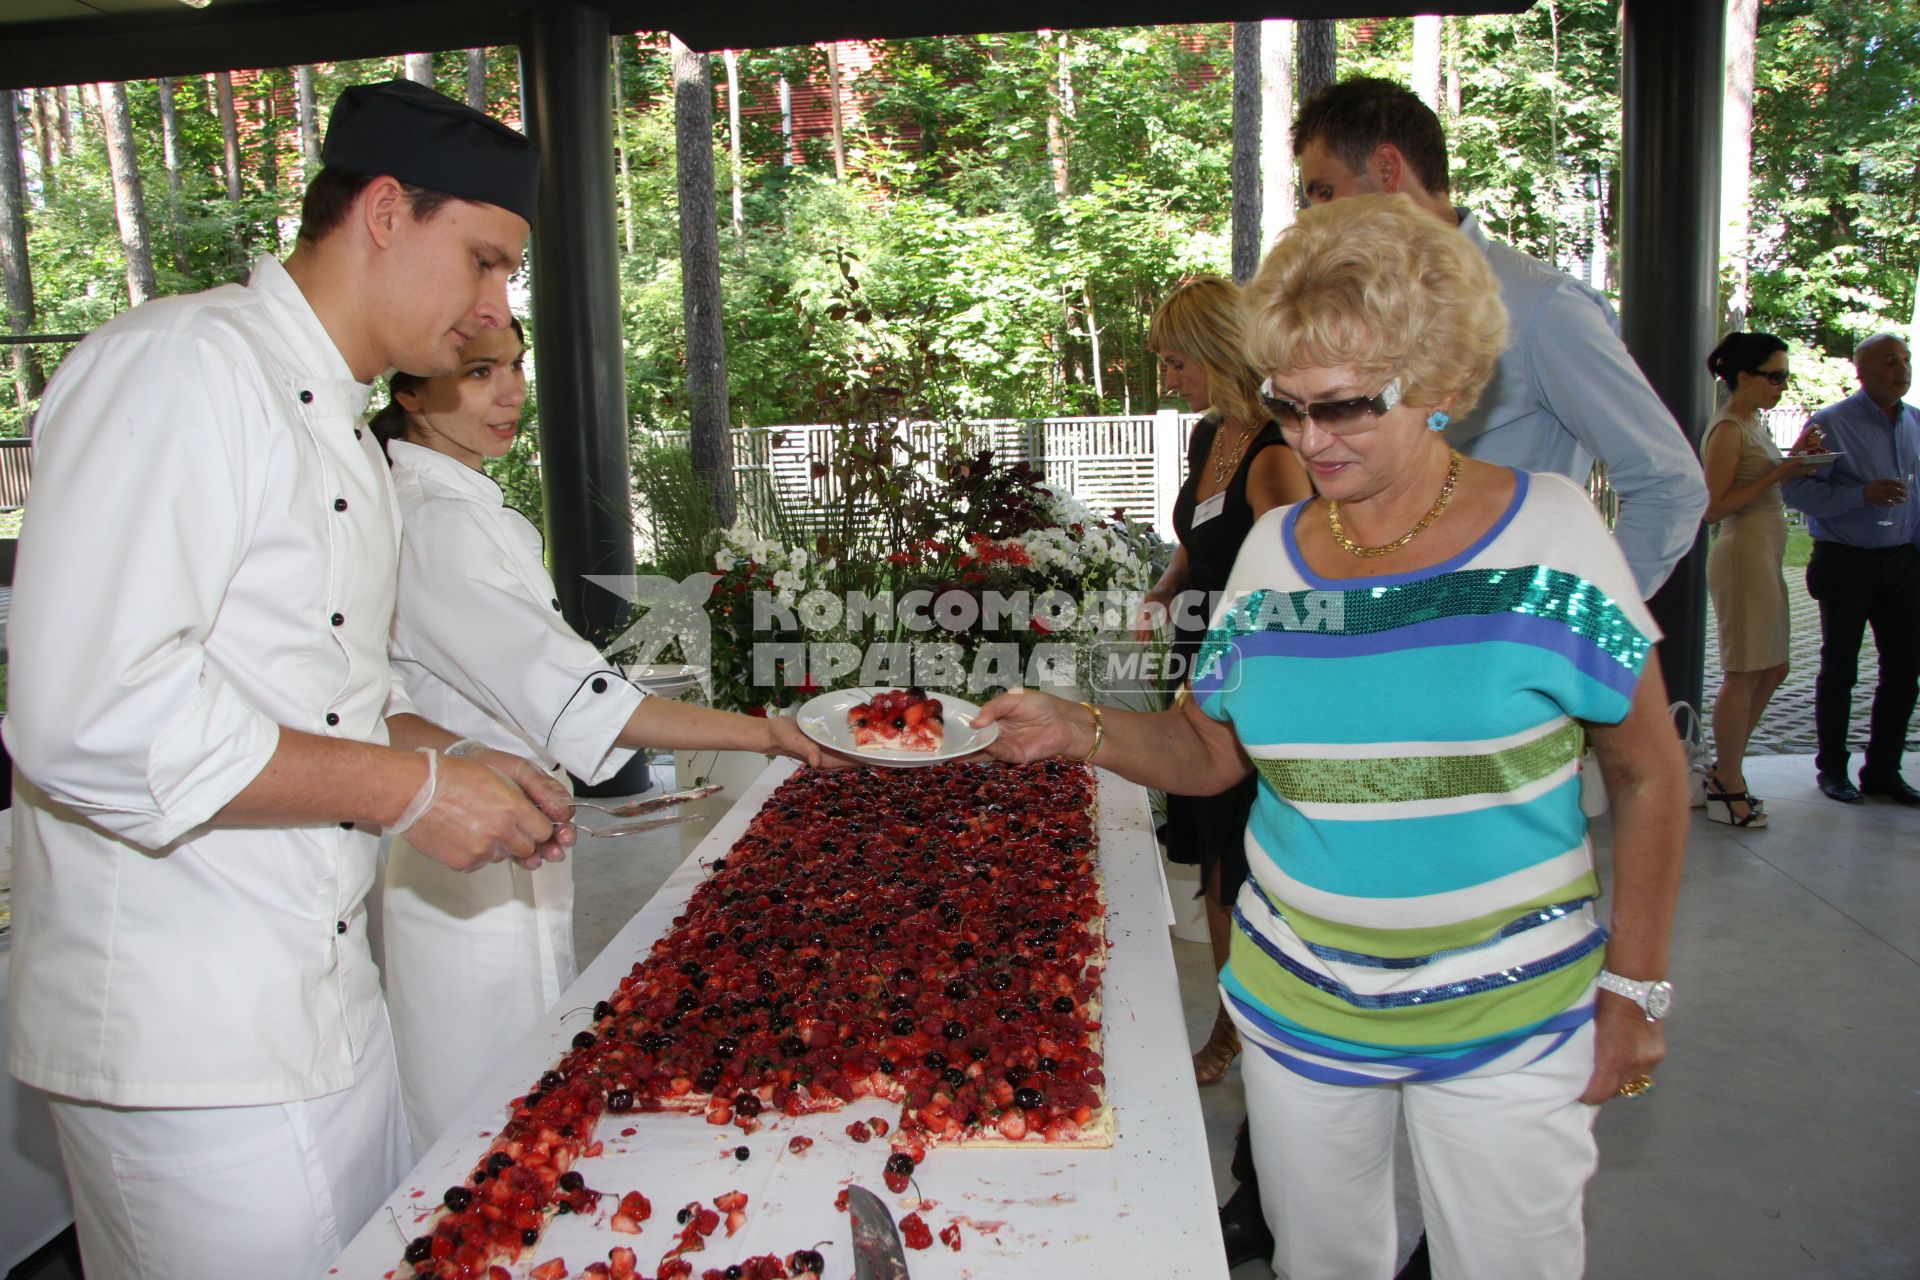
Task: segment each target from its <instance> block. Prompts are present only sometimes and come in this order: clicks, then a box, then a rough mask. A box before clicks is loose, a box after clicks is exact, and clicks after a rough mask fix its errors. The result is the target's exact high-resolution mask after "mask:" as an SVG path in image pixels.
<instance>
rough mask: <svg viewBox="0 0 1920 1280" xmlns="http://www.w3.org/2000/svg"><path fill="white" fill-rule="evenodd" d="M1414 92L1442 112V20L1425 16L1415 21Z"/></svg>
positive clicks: (1428, 15) (1435, 110)
mask: <svg viewBox="0 0 1920 1280" xmlns="http://www.w3.org/2000/svg"><path fill="white" fill-rule="evenodd" d="M1412 88H1413V91H1414V92H1415V93H1417V94H1419V95H1420V101H1422V102H1424V103H1426V104H1427V105H1428V106H1429V107H1432V108H1433V110H1434V113H1435V114H1436V115H1437V114H1439V111H1440V19H1439V18H1437V17H1434V16H1433V15H1431V14H1423V15H1421V16H1419V17H1416V18H1415V19H1414V20H1413V83H1412Z"/></svg>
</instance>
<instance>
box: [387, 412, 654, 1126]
mask: <svg viewBox="0 0 1920 1280" xmlns="http://www.w3.org/2000/svg"><path fill="white" fill-rule="evenodd" d="M388 452H389V453H390V455H391V456H392V458H393V483H394V490H395V493H396V494H397V495H398V498H399V504H400V512H401V518H402V521H403V527H402V532H401V543H400V596H399V603H398V606H397V607H396V609H395V612H394V619H393V664H394V670H395V672H396V673H398V674H399V675H400V676H401V677H402V678H403V679H404V680H405V681H406V685H407V692H408V695H409V697H410V698H411V699H412V700H413V702H414V703H415V705H417V706H418V707H419V708H420V711H421V714H423V715H425V716H427V717H429V718H430V719H432V720H433V721H435V722H436V723H438V724H441V725H444V726H445V727H446V728H448V729H450V730H452V731H453V732H455V733H458V734H460V735H462V736H463V737H472V738H478V739H480V740H481V741H482V742H485V743H486V744H487V745H489V746H492V747H497V748H499V749H501V750H503V751H511V752H513V753H515V754H516V755H523V756H532V757H534V758H536V759H538V760H539V761H541V762H542V763H543V764H545V765H546V766H547V767H548V768H549V769H552V768H556V767H557V766H561V765H564V766H565V767H566V769H567V770H568V771H569V772H571V773H573V774H575V775H577V776H578V777H581V778H584V779H586V780H587V781H589V782H599V781H602V780H604V779H606V778H608V777H611V776H612V775H613V774H614V773H615V772H617V771H618V770H619V769H620V768H621V767H622V766H623V765H625V764H626V762H627V761H628V760H629V759H631V758H632V756H633V752H632V751H631V750H630V749H628V748H624V747H617V746H615V745H614V744H615V740H616V739H617V738H618V736H619V734H620V731H621V730H622V729H624V728H625V727H626V724H627V720H628V718H629V717H630V716H632V714H633V711H634V708H635V707H637V706H639V705H640V699H641V697H642V696H643V695H642V694H641V692H640V690H638V689H637V688H635V687H634V686H633V685H631V684H629V683H628V682H627V681H626V680H625V679H624V678H622V677H621V675H620V673H619V672H618V671H616V670H614V669H613V668H612V667H611V666H610V665H608V663H607V662H606V660H605V659H604V658H602V657H601V656H600V654H599V653H598V652H597V651H596V650H595V649H594V647H593V646H592V645H591V644H588V643H587V642H586V641H585V640H583V639H582V638H581V637H580V636H579V634H578V633H576V632H575V631H574V630H573V629H572V628H571V627H569V626H568V625H567V623H566V620H565V619H563V618H562V617H561V616H560V605H559V601H558V600H557V599H555V598H554V594H553V580H552V579H551V578H549V577H548V576H547V571H546V568H545V566H544V564H543V563H542V557H541V542H540V534H539V532H538V531H537V530H535V529H534V527H533V525H532V524H530V523H529V522H528V521H527V518H526V517H525V516H523V515H521V514H520V513H519V512H518V511H515V510H514V509H513V508H511V507H508V506H505V505H504V504H503V503H502V501H501V496H500V489H499V486H498V485H496V484H494V482H493V481H492V480H489V479H488V478H487V477H486V476H485V475H484V474H482V473H481V472H479V471H476V470H474V469H473V468H472V467H469V466H466V465H465V464H463V463H461V462H459V461H457V460H455V459H453V458H450V457H447V456H446V455H445V454H442V453H437V452H435V451H434V450H432V449H423V448H421V447H419V446H418V445H412V444H408V443H406V442H405V441H400V440H396V441H393V442H392V443H391V444H389V445H388ZM381 909H382V935H383V941H384V946H385V952H386V978H387V999H388V1003H389V1004H390V1006H391V1007H392V1011H393V1031H394V1045H395V1048H396V1049H397V1051H398V1054H399V1059H400V1081H401V1090H402V1093H403V1095H404V1096H405V1099H406V1108H407V1119H408V1123H409V1125H410V1126H411V1128H412V1131H413V1138H414V1145H415V1147H416V1149H419V1150H425V1149H426V1148H427V1147H429V1146H431V1145H432V1144H433V1142H434V1141H435V1140H436V1139H437V1138H438V1137H439V1136H440V1134H441V1133H442V1132H444V1131H445V1129H446V1127H447V1126H448V1125H449V1124H451V1123H452V1121H453V1119H454V1118H455V1117H456V1116H458V1115H459V1113H460V1112H461V1111H462V1110H464V1109H465V1107H466V1105H467V1104H468V1102H469V1101H470V1100H471V1099H472V1098H473V1097H474V1095H475V1094H476V1093H477V1092H478V1091H479V1089H480V1087H481V1086H482V1084H484V1082H485V1081H486V1079H487V1077H488V1076H489V1075H491V1074H492V1070H493V1067H494V1065H495V1061H496V1059H497V1057H498V1055H499V1053H500V1052H501V1050H502V1049H503V1048H504V1047H506V1046H510V1045H513V1044H515V1043H517V1042H518V1041H519V1040H520V1039H521V1038H523V1037H524V1036H526V1035H527V1034H529V1033H530V1032H532V1031H533V1029H534V1027H535V1026H536V1025H537V1024H538V1021H539V1019H540V1017H541V1015H543V1014H544V1013H546V1012H547V1010H548V1009H550V1008H552V1006H553V1002H554V1001H556V1000H558V999H559V998H560V993H561V992H563V991H565V990H566V988H567V987H568V986H570V985H572V983H573V979H574V974H575V967H574V951H573V868H572V863H571V861H566V862H550V863H546V864H544V865H542V866H541V867H539V868H537V869H535V870H531V871H530V870H528V869H527V868H525V867H522V866H520V865H518V864H517V863H513V862H500V863H495V864H493V865H491V866H485V867H480V868H478V869H477V870H475V871H473V872H472V873H470V874H467V875H460V874H458V873H455V872H453V871H450V870H449V869H448V868H446V867H443V866H441V865H440V864H439V863H437V862H434V861H432V860H431V859H429V858H427V857H425V856H424V855H422V854H421V853H419V852H418V851H417V850H415V849H414V848H413V847H412V846H411V845H409V844H408V843H407V841H406V840H405V839H404V838H402V839H396V840H395V841H394V842H393V853H392V859H391V861H390V863H389V865H388V867H387V880H386V889H385V893H384V898H383V901H382V904H381Z"/></svg>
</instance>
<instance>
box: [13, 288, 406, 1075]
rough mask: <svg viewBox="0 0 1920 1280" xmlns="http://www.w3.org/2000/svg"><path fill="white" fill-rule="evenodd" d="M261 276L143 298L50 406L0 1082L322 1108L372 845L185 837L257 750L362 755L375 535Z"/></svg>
mask: <svg viewBox="0 0 1920 1280" xmlns="http://www.w3.org/2000/svg"><path fill="white" fill-rule="evenodd" d="M370 392H371V388H370V387H367V386H365V385H362V384H360V383H357V382H355V381H354V380H353V376H352V373H351V372H350V370H349V369H348V368H347V364H346V361H345V360H344V359H343V358H342V357H341V355H340V353H339V351H338V350H337V349H336V348H335V346H334V344H333V342H332V340H331V339H330V338H329V337H328V335H327V332H326V330H325V328H323V327H322V326H321V324H320V320H319V318H318V317H317V316H315V315H314V313H313V309H312V308H311V307H310V306H308V304H307V301H306V299H305V297H304V296H303V295H302V294H301V293H300V290H299V288H298V286H296V285H295V284H294V282H293V280H292V278H291V277H290V276H288V275H287V273H286V270H285V269H284V268H283V267H281V265H280V264H279V263H277V262H275V261H273V260H272V259H271V258H265V259H262V260H261V261H260V263H259V264H258V265H257V266H256V267H255V268H254V272H253V276H252V279H251V280H250V281H249V283H248V284H246V285H245V286H240V285H230V286H227V287H224V288H220V289H214V290H212V291H210V292H207V293H202V294H197V295H194V296H191V297H181V298H170V299H165V300H162V301H159V302H151V303H148V304H146V305H144V306H141V307H138V308H135V309H134V310H132V311H129V312H126V313H125V314H123V315H121V316H119V317H117V318H116V319H114V320H113V321H111V322H110V323H108V324H106V325H104V326H102V327H101V328H100V329H99V330H98V331H97V332H96V333H94V334H93V335H92V336H91V337H89V338H88V339H87V340H86V341H85V342H83V343H81V344H80V346H79V347H78V348H77V349H75V351H74V352H73V354H71V355H70V356H68V357H67V359H66V361H65V363H64V364H63V365H62V366H61V369H60V372H59V374H58V376H57V377H55V378H54V380H53V382H52V384H51V385H50V386H49V387H48V389H47V394H46V398H45V400H44V401H43V403H42V407H41V410H40V419H39V427H38V431H37V443H36V446H35V459H34V471H35V474H34V482H33V504H32V507H31V509H30V510H29V512H28V514H27V517H26V524H25V528H24V531H23V533H22V536H21V542H20V557H19V563H18V572H17V574H16V577H15V581H14V596H13V610H12V620H11V630H10V648H11V657H12V679H11V682H10V684H11V687H10V689H9V695H10V699H11V703H12V706H11V710H10V714H9V715H8V716H7V718H6V739H7V745H8V748H9V749H10V750H11V751H12V753H13V758H14V762H15V764H16V765H17V766H18V770H19V774H20V776H21V778H22V784H21V785H20V786H18V787H16V789H15V793H14V807H13V814H14V837H13V841H14V843H13V888H14V899H13V920H14V928H13V943H12V945H13V962H12V974H11V985H10V987H9V991H8V1001H7V1008H8V1015H9V1020H10V1021H9V1036H8V1053H7V1067H8V1069H9V1070H10V1071H11V1072H12V1073H13V1074H14V1075H15V1076H17V1077H18V1078H19V1079H21V1080H23V1081H25V1082H27V1083H28V1084H32V1085H36V1086H38V1087H40V1088H42V1089H46V1090H48V1091H50V1092H53V1093H57V1094H62V1095H65V1096H66V1097H70V1098H78V1099H81V1100H85V1101H91V1102H103V1103H111V1104H114V1105H118V1106H128V1107H208V1106H218V1107H233V1106H247V1105H254V1104H263V1103H276V1102H287V1101H292V1100H295V1099H303V1098H314V1097H318V1096H320V1095H322V1094H326V1093H331V1092H335V1091H337V1090H341V1089H345V1088H346V1087H347V1086H348V1085H350V1084H351V1083H352V1082H353V1080H354V1066H355V1063H356V1062H357V1061H358V1060H359V1058H360V1057H361V1055H362V1053H363V1052H364V1050H365V1046H366V1045H367V1043H368V1035H369V1033H370V1030H371V1027H372V1024H373V1021H374V1019H376V1018H377V1017H378V1016H379V1015H380V994H379V984H378V974H377V973H376V971H375V969H374V967H373V959H372V956H371V954H370V953H369V952H368V949H367V941H366V928H365V923H366V917H365V913H364V911H363V910H362V900H363V899H364V898H365V896H366V893H367V890H368V888H369V886H370V885H371V884H372V882H373V872H374V864H375V858H376V837H375V835H374V834H371V833H367V832H361V831H354V830H348V829H343V828H342V827H341V826H339V825H337V824H334V823H326V824H322V825H318V826H313V827H305V828H298V829H281V830H269V829H258V828H255V829H239V828H219V829H214V828H209V827H208V826H206V825H205V824H206V823H207V820H208V819H209V818H210V817H212V815H213V814H215V813H217V812H218V811H219V810H220V809H222V808H223V807H225V806H226V804H227V803H228V802H229V801H230V800H232V799H233V797H234V796H235V795H237V794H238V793H239V792H240V791H241V790H242V789H243V788H244V787H245V786H246V785H247V784H248V783H249V782H251V781H252V780H253V778H254V777H255V776H256V775H257V774H258V773H259V772H260V770H261V769H262V768H264V767H265V765H266V763H267V761H268V759H269V758H270V757H271V756H272V754H273V752H274V749H275V747H276V746H277V744H278V742H279V734H280V730H279V726H281V725H286V726H289V727H291V728H294V729H299V730H302V731H304V732H307V733H314V734H326V735H330V736H334V737H340V738H355V739H360V740H363V741H372V742H384V741H386V722H385V717H386V716H387V715H389V714H393V713H395V712H399V711H405V710H409V709H410V708H409V707H408V706H407V705H406V703H405V699H404V694H402V693H400V692H399V691H398V690H397V688H396V686H395V684H394V681H393V673H392V670H391V668H390V667H389V665H388V661H387V638H388V634H389V629H390V626H391V623H392V617H393V592H394V573H395V567H396V556H397V551H398V541H399V539H398V515H397V512H396V510H395V507H394V503H393V491H392V487H391V484H390V482H389V480H388V476H387V468H386V466H385V464H384V462H383V460H382V459H381V457H380V452H379V450H378V448H377V447H376V446H375V444H374V441H373V438H372V433H371V432H367V431H365V430H364V429H363V428H362V426H361V422H360V415H361V413H362V412H363V411H364V410H365V407H366V403H367V398H368V395H369V394H370Z"/></svg>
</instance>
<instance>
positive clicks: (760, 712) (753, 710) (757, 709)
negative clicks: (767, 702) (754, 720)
mask: <svg viewBox="0 0 1920 1280" xmlns="http://www.w3.org/2000/svg"><path fill="white" fill-rule="evenodd" d="M747 714H748V715H750V716H758V717H759V718H760V719H762V720H765V719H766V718H767V709H766V708H765V707H764V706H760V705H758V704H756V705H754V706H751V707H748V708H747Z"/></svg>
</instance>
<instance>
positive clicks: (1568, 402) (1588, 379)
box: [1293, 77, 1707, 597]
mask: <svg viewBox="0 0 1920 1280" xmlns="http://www.w3.org/2000/svg"><path fill="white" fill-rule="evenodd" d="M1293 152H1294V155H1295V156H1296V157H1297V163H1298V166H1299V170H1300V187H1301V190H1303V191H1304V192H1305V193H1306V197H1307V200H1308V201H1309V202H1310V203H1313V204H1323V203H1325V202H1327V201H1329V200H1338V199H1340V198H1342V197H1344V196H1356V195H1379V194H1394V193H1398V194H1401V195H1405V196H1407V197H1409V198H1410V199H1411V200H1412V201H1413V202H1414V203H1415V204H1417V205H1419V206H1420V207H1421V208H1422V209H1425V210H1426V211H1427V212H1429V213H1431V214H1432V215H1433V216H1434V217H1436V218H1439V219H1440V220H1441V221H1443V222H1445V223H1446V224H1447V225H1448V226H1450V227H1458V228H1459V229H1460V233H1461V234H1462V235H1464V236H1466V237H1467V238H1468V239H1470V240H1472V241H1473V243H1474V245H1475V246H1476V247H1478V248H1479V250H1480V251H1481V252H1482V253H1484V254H1486V256H1487V262H1488V264H1489V265H1490V266H1492V268H1493V274H1494V276H1495V278H1496V279H1498V280H1499V281H1500V300H1501V301H1502V302H1504V303H1505V304H1506V308H1507V323H1508V334H1507V349H1506V351H1505V352H1503V353H1502V354H1501V356H1500V365H1499V368H1498V369H1497V370H1496V371H1495V372H1494V375H1493V383H1492V385H1491V386H1489V387H1488V388H1487V391H1486V394H1485V395H1483V396H1482V397H1481V398H1480V403H1479V404H1478V405H1476V406H1475V407H1474V408H1473V410H1472V411H1471V412H1470V413H1466V414H1463V415H1462V416H1461V417H1460V418H1458V419H1456V420H1455V421H1454V422H1453V423H1452V424H1451V425H1450V426H1448V428H1447V443H1448V444H1450V445H1452V446H1453V447H1454V448H1456V449H1458V450H1460V452H1462V453H1464V454H1466V455H1467V456H1469V457H1472V458H1478V459H1480V460H1481V461H1483V462H1493V463H1498V464H1500V465H1502V466H1508V467H1516V468H1519V469H1520V470H1523V471H1552V472H1557V473H1558V474H1560V475H1563V476H1566V477H1568V478H1569V479H1571V480H1572V481H1574V483H1576V484H1582V485H1584V484H1585V483H1586V482H1587V476H1588V473H1589V472H1590V471H1591V470H1592V468H1593V463H1594V460H1595V459H1596V458H1597V459H1599V460H1600V461H1601V462H1603V463H1605V464H1606V467H1607V480H1608V483H1610V484H1611V485H1612V486H1613V490H1614V492H1615V493H1617V494H1619V495H1620V516H1619V519H1618V520H1617V521H1616V522H1615V523H1614V530H1613V532H1614V538H1615V540H1616V541H1618V543H1619V544H1620V551H1621V553H1622V554H1623V555H1625V556H1626V558H1627V563H1628V564H1629V565H1631V566H1632V568H1633V576H1634V581H1635V582H1636V583H1637V584H1638V586H1639V588H1640V593H1641V595H1642V596H1643V597H1645V596H1651V595H1652V594H1653V593H1654V591H1655V590H1657V589H1658V588H1659V586H1660V584H1661V583H1663V582H1665V581H1666V579H1667V575H1668V574H1669V573H1670V572H1672V570H1673V566H1674V565H1675V564H1676V563H1677V562H1678V561H1679V559H1680V557H1682V556H1684V555H1685V554H1686V553H1687V552H1688V550H1689V549H1691V548H1692V546H1693V540H1694V537H1695V535H1696V534H1698V533H1699V531H1700V517H1701V516H1702V515H1703V514H1704V513H1705V512H1706V509H1707V485H1706V479H1705V477H1704V476H1703V475H1702V474H1701V470H1700V460H1699V458H1698V457H1696V456H1695V454H1694V451H1693V446H1692V445H1690V444H1688V443H1687V438H1686V435H1685V434H1684V433H1683V432H1682V431H1681V430H1680V426H1679V424H1678V423H1676V422H1675V421H1674V419H1673V415H1672V414H1671V413H1669V412H1668V411H1667V407H1666V405H1665V404H1663V403H1662V402H1661V400H1660V397H1659V396H1658V395H1657V394H1656V393H1655V392H1654V390H1653V388H1652V387H1651V386H1649V385H1648V383H1647V380H1646V377H1645V376H1644V375H1643V374H1642V373H1641V372H1640V367H1639V366H1638V365H1636V364H1635V363H1634V362H1633V357H1632V356H1631V355H1629V354H1628V353H1627V349H1626V346H1625V345H1624V344H1623V343H1622V342H1621V341H1620V333H1619V323H1620V322H1619V319H1618V317H1616V316H1615V315H1614V312H1613V308H1612V306H1610V305H1609V304H1608V302H1607V300H1606V298H1605V297H1604V296H1603V295H1602V294H1600V293H1599V292H1598V291H1597V290H1595V289H1591V288H1589V287H1588V286H1587V285H1585V284H1582V283H1581V282H1580V281H1578V280H1575V279H1574V278H1573V277H1572V276H1569V275H1566V274H1565V273H1563V272H1560V271H1556V270H1554V269H1553V268H1552V267H1549V266H1547V265H1546V264H1545V263H1542V262H1537V261H1535V260H1534V259H1532V258H1529V257H1528V256H1527V255H1526V254H1524V253H1521V252H1519V251H1518V250H1517V249H1513V248H1510V247H1508V246H1507V245H1504V244H1501V243H1499V242H1498V241H1496V240H1492V239H1489V238H1488V236H1487V233H1486V231H1485V230H1484V229H1483V228H1482V227H1481V226H1480V222H1479V220H1478V219H1477V218H1476V217H1474V215H1473V213H1472V211H1471V210H1468V209H1466V208H1463V207H1460V206H1457V205H1455V204H1453V203H1452V201H1451V200H1450V199H1449V195H1448V193H1449V187H1448V179H1447V150H1446V136H1445V134H1444V133H1443V132H1442V130H1441V127H1440V118H1439V117H1438V116H1436V115H1435V114H1434V113H1433V110H1432V108H1430V107H1428V106H1427V104H1426V103H1424V102H1422V101H1420V99H1419V98H1418V97H1417V96H1415V95H1414V94H1413V93H1412V92H1411V91H1409V90H1408V89H1406V88H1405V87H1404V86H1402V85H1398V84H1395V83H1393V82H1392V81H1390V80H1377V79H1372V78H1368V77H1357V78H1355V79H1351V80H1343V81H1341V82H1340V83H1339V84H1337V85H1334V86H1332V87H1331V88H1329V89H1326V90H1324V91H1322V92H1321V93H1318V94H1316V95H1315V96H1314V97H1313V99H1312V100H1311V101H1310V102H1308V103H1307V104H1306V106H1305V107H1304V108H1302V109H1301V112H1300V118H1299V119H1298V120H1297V121H1295V122H1294V128H1293Z"/></svg>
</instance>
